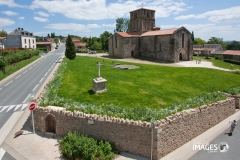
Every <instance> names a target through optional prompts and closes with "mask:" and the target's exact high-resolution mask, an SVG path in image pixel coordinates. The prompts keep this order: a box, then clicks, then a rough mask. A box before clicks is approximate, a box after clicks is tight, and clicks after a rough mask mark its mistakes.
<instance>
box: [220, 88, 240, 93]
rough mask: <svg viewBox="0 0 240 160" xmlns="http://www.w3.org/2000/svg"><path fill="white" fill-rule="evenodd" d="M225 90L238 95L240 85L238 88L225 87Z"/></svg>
mask: <svg viewBox="0 0 240 160" xmlns="http://www.w3.org/2000/svg"><path fill="white" fill-rule="evenodd" d="M223 92H226V93H229V94H231V95H238V94H240V86H239V87H236V88H229V89H225V90H223Z"/></svg>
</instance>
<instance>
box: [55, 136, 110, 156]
mask: <svg viewBox="0 0 240 160" xmlns="http://www.w3.org/2000/svg"><path fill="white" fill-rule="evenodd" d="M58 143H59V145H60V152H61V154H62V155H63V157H65V158H67V159H73V160H75V159H83V160H112V159H113V158H114V153H113V148H114V146H113V147H112V145H111V144H110V143H108V142H104V141H97V140H95V139H93V138H89V137H87V136H84V135H81V134H79V133H77V132H68V134H67V135H66V136H65V137H63V138H62V139H61V140H58Z"/></svg>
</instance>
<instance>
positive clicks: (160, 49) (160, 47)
mask: <svg viewBox="0 0 240 160" xmlns="http://www.w3.org/2000/svg"><path fill="white" fill-rule="evenodd" d="M159 51H162V44H161V43H159Z"/></svg>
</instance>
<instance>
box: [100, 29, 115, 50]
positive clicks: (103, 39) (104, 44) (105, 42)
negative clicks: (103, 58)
mask: <svg viewBox="0 0 240 160" xmlns="http://www.w3.org/2000/svg"><path fill="white" fill-rule="evenodd" d="M111 35H112V33H110V32H108V31H105V32H103V34H101V35H100V39H101V42H102V49H103V50H105V51H106V50H108V38H109V37H110V36H111Z"/></svg>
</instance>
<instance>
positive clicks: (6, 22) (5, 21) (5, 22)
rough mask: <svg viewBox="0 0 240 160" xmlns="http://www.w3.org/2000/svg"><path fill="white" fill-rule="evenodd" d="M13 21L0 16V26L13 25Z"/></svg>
mask: <svg viewBox="0 0 240 160" xmlns="http://www.w3.org/2000/svg"><path fill="white" fill-rule="evenodd" d="M14 23H15V22H14V21H12V20H10V19H8V18H1V17H0V27H4V26H10V25H13V24H14Z"/></svg>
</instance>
